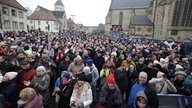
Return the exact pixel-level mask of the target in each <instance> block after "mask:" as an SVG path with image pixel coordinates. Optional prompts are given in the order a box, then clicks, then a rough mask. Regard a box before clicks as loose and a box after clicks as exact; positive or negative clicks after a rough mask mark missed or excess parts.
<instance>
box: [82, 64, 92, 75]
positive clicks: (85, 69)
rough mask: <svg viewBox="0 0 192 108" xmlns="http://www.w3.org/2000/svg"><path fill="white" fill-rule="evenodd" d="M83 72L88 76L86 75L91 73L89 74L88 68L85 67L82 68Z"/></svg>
mask: <svg viewBox="0 0 192 108" xmlns="http://www.w3.org/2000/svg"><path fill="white" fill-rule="evenodd" d="M83 72H84V73H85V75H88V74H90V73H91V72H90V68H89V67H88V66H85V67H84V68H83Z"/></svg>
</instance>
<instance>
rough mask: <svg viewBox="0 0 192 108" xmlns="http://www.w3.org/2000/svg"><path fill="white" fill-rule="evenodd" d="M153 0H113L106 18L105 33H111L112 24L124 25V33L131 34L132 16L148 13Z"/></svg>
mask: <svg viewBox="0 0 192 108" xmlns="http://www.w3.org/2000/svg"><path fill="white" fill-rule="evenodd" d="M150 2H151V0H112V1H111V4H110V7H109V12H108V14H107V16H106V20H105V33H106V34H107V35H110V33H111V31H110V30H111V29H110V28H111V27H112V25H120V26H122V29H123V31H122V33H123V34H124V35H130V22H131V18H132V16H135V15H146V12H147V9H148V7H149V5H150Z"/></svg>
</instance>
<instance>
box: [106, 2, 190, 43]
mask: <svg viewBox="0 0 192 108" xmlns="http://www.w3.org/2000/svg"><path fill="white" fill-rule="evenodd" d="M134 16H143V17H145V18H146V17H147V20H150V21H151V23H152V24H151V23H149V22H148V24H147V25H146V24H144V25H143V24H142V23H143V22H146V21H142V19H141V21H140V20H138V21H136V22H140V23H139V24H138V23H137V24H136V25H135V24H132V18H134ZM112 25H121V26H122V28H123V31H122V32H123V33H125V34H127V35H129V36H142V37H150V38H153V39H159V40H173V41H183V42H192V0H111V5H110V8H109V12H108V14H107V16H106V19H105V33H106V34H107V35H110V33H111V29H110V28H111V26H112Z"/></svg>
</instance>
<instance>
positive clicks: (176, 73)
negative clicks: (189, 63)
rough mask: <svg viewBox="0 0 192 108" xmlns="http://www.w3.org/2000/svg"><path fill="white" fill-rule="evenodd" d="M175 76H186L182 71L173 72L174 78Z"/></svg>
mask: <svg viewBox="0 0 192 108" xmlns="http://www.w3.org/2000/svg"><path fill="white" fill-rule="evenodd" d="M177 75H184V76H187V74H186V73H185V72H184V71H179V72H175V76H177Z"/></svg>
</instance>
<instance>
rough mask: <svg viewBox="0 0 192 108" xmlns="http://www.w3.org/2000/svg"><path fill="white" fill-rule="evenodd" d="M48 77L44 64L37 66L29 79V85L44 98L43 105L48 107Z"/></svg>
mask: <svg viewBox="0 0 192 108" xmlns="http://www.w3.org/2000/svg"><path fill="white" fill-rule="evenodd" d="M49 83H50V77H49V75H48V74H47V72H46V69H45V67H44V66H39V67H37V69H36V75H35V76H34V77H33V79H32V80H31V84H30V86H31V87H32V88H34V89H35V91H36V92H37V93H39V94H40V95H41V96H43V98H44V106H45V108H48V106H49V100H50V98H49V97H50V93H49Z"/></svg>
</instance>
